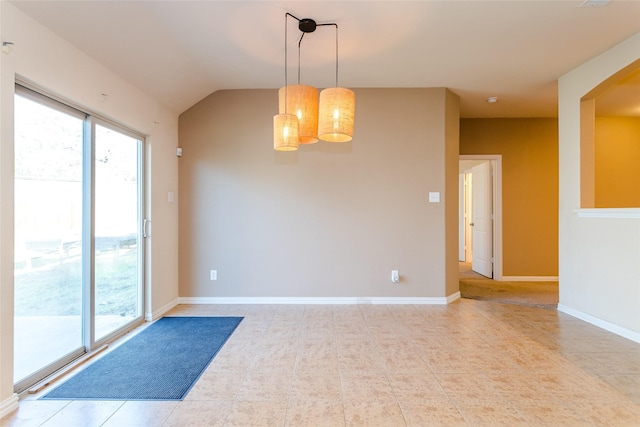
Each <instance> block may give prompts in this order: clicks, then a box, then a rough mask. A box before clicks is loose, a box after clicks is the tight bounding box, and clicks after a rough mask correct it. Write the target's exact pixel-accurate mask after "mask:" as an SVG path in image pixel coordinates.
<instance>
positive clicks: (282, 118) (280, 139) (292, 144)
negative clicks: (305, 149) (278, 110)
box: [273, 114, 298, 151]
mask: <svg viewBox="0 0 640 427" xmlns="http://www.w3.org/2000/svg"><path fill="white" fill-rule="evenodd" d="M273 148H274V149H275V150H277V151H294V150H297V149H298V117H296V116H295V115H293V114H276V115H275V116H273Z"/></svg>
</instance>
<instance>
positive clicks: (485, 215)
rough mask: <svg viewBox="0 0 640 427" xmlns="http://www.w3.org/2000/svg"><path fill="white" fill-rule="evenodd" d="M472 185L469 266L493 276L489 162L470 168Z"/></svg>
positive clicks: (491, 195)
mask: <svg viewBox="0 0 640 427" xmlns="http://www.w3.org/2000/svg"><path fill="white" fill-rule="evenodd" d="M471 173H472V175H473V187H472V196H471V199H472V205H473V212H472V225H473V232H472V239H471V240H472V251H473V259H472V261H471V268H472V270H473V271H475V272H476V273H480V274H482V275H483V276H486V277H493V262H492V256H493V224H492V219H491V214H492V211H493V194H492V180H491V162H484V163H481V164H479V165H477V166H474V167H473V168H471Z"/></svg>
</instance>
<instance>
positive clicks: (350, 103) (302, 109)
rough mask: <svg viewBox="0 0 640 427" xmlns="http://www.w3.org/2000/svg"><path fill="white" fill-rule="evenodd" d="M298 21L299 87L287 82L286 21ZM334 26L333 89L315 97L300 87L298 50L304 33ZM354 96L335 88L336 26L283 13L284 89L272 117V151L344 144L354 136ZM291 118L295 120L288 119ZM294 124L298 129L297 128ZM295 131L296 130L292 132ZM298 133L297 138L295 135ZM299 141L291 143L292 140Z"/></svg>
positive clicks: (309, 89)
mask: <svg viewBox="0 0 640 427" xmlns="http://www.w3.org/2000/svg"><path fill="white" fill-rule="evenodd" d="M289 16H290V17H292V18H294V19H295V20H297V21H298V29H299V30H300V31H301V32H302V35H301V36H300V40H299V41H298V84H297V85H288V81H287V44H288V43H287V19H288V17H289ZM328 25H333V26H335V28H336V87H333V88H328V89H324V90H323V91H322V92H321V93H320V97H318V90H317V89H316V88H314V87H313V86H308V85H302V84H300V48H301V43H302V39H303V38H304V35H305V34H306V33H312V32H314V31H315V30H316V28H317V27H319V26H328ZM354 110H355V95H354V93H353V91H351V90H349V89H345V88H341V87H338V25H337V24H335V23H326V24H317V23H316V22H315V21H314V20H313V19H308V18H305V19H298V18H296V17H295V16H293V15H292V14H290V13H288V12H287V13H285V86H284V87H282V88H280V90H279V92H278V111H279V114H278V115H276V116H274V148H275V149H276V150H279V151H293V150H296V149H297V148H298V144H312V143H315V142H317V141H318V139H322V140H323V141H330V142H346V141H350V140H351V139H352V137H353V119H354ZM289 116H294V117H295V119H294V118H292V117H289ZM296 123H297V126H296ZM294 128H295V129H294ZM296 130H297V136H295V135H294V134H295V133H296ZM294 138H298V139H297V141H296V142H295V143H294V141H293V139H294Z"/></svg>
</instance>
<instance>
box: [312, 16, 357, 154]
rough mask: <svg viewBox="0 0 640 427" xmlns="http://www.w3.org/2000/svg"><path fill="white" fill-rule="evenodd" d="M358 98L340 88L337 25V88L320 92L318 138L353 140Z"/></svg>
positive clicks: (330, 140) (335, 140) (348, 90)
mask: <svg viewBox="0 0 640 427" xmlns="http://www.w3.org/2000/svg"><path fill="white" fill-rule="evenodd" d="M355 109H356V96H355V94H354V93H353V91H352V90H350V89H345V88H343V87H339V86H338V26H337V25H336V86H335V87H332V88H326V89H324V90H323V91H322V92H320V113H319V114H320V115H319V118H318V137H319V138H320V139H321V140H323V141H327V142H347V141H351V139H352V138H353V119H354V115H355Z"/></svg>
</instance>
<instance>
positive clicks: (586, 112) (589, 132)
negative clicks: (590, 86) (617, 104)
mask: <svg viewBox="0 0 640 427" xmlns="http://www.w3.org/2000/svg"><path fill="white" fill-rule="evenodd" d="M595 111H596V101H595V99H593V98H591V99H586V100H583V101H581V102H580V206H581V207H583V208H593V207H595V205H596V182H595V179H596V178H595V177H596V175H595V118H596V116H595Z"/></svg>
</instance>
